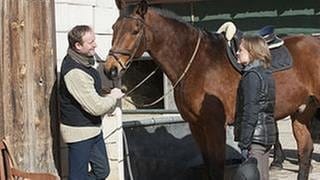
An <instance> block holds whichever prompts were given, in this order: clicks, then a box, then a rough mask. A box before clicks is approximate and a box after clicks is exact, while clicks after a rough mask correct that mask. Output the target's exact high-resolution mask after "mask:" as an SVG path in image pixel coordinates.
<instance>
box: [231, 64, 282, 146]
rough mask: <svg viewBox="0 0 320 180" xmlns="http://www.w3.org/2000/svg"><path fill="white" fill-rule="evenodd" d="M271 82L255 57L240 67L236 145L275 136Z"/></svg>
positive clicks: (262, 141) (263, 142) (266, 140)
mask: <svg viewBox="0 0 320 180" xmlns="http://www.w3.org/2000/svg"><path fill="white" fill-rule="evenodd" d="M274 107H275V83H274V79H273V77H272V74H271V71H270V70H268V69H265V68H264V67H263V65H262V62H261V61H259V60H255V61H253V62H252V63H251V64H249V65H248V66H246V68H245V69H244V72H243V75H242V78H241V80H240V82H239V86H238V91H237V104H236V121H235V140H236V141H239V147H240V149H248V148H249V147H250V145H251V143H258V144H261V145H266V146H267V145H273V144H274V143H275V141H276V138H277V135H278V134H277V133H278V132H277V128H276V124H275V120H274Z"/></svg>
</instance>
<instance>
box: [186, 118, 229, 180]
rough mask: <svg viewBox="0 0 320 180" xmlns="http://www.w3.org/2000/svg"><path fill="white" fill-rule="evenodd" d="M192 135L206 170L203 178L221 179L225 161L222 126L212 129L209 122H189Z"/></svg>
mask: <svg viewBox="0 0 320 180" xmlns="http://www.w3.org/2000/svg"><path fill="white" fill-rule="evenodd" d="M189 125H190V129H191V131H192V135H193V137H194V138H195V140H196V141H197V144H198V146H199V147H200V151H201V153H202V157H203V160H204V163H205V165H206V170H207V173H208V176H207V177H204V179H208V178H209V179H210V180H223V179H224V162H225V136H224V134H225V132H224V127H223V126H222V127H220V129H219V128H218V127H217V126H216V127H217V128H216V129H212V128H210V127H208V126H209V124H192V123H190V124H189Z"/></svg>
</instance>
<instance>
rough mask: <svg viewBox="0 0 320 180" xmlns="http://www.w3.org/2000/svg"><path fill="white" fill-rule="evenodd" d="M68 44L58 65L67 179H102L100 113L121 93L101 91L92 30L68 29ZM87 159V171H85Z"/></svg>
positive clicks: (82, 27) (103, 154) (104, 162)
mask: <svg viewBox="0 0 320 180" xmlns="http://www.w3.org/2000/svg"><path fill="white" fill-rule="evenodd" d="M68 42H69V48H68V51H67V55H66V56H65V58H64V59H63V62H62V65H61V77H60V89H59V95H60V112H61V124H60V128H61V135H62V137H63V139H64V141H65V143H67V145H68V156H69V159H68V160H69V180H82V179H83V180H86V179H105V178H106V177H107V176H108V174H109V171H110V170H109V164H108V160H107V153H106V148H105V143H104V139H103V135H102V128H101V115H104V114H105V113H110V112H112V111H113V109H114V107H115V105H116V101H117V99H119V98H121V97H122V96H123V95H124V94H123V93H122V92H121V90H120V89H117V88H115V89H112V90H111V92H110V94H108V95H106V96H102V95H101V91H102V88H101V79H100V76H99V73H98V71H97V70H96V69H95V68H93V65H94V63H95V59H94V56H95V48H96V47H97V45H96V42H95V34H94V32H93V30H92V28H91V27H89V26H86V25H78V26H75V27H74V28H73V29H72V30H71V31H70V32H69V33H68ZM89 163H90V166H91V171H90V172H88V164H89Z"/></svg>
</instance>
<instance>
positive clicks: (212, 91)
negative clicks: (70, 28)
mask: <svg viewBox="0 0 320 180" xmlns="http://www.w3.org/2000/svg"><path fill="white" fill-rule="evenodd" d="M113 30H114V34H113V41H112V48H111V49H110V52H109V56H108V57H107V61H106V63H105V65H104V67H105V71H106V72H107V73H109V74H110V76H112V77H117V76H119V75H121V74H122V72H124V71H125V69H127V68H128V66H129V64H130V62H131V61H132V59H133V58H134V57H139V56H141V55H142V53H143V52H145V51H147V52H148V53H149V54H150V56H151V57H152V58H153V60H154V61H155V62H156V63H157V64H159V65H160V67H161V69H162V70H163V72H164V73H165V74H166V75H167V76H168V78H169V79H170V80H171V82H172V83H173V84H175V83H177V81H179V82H178V83H177V86H176V87H175V89H174V96H175V101H176V104H177V107H178V109H179V111H180V113H181V116H182V117H183V119H184V120H185V121H187V122H189V125H190V129H191V131H192V134H193V136H194V138H195V140H196V141H197V144H198V145H199V147H200V149H201V153H202V155H203V159H204V161H205V163H206V165H207V168H208V170H209V171H208V172H209V176H210V177H211V178H212V179H223V178H224V162H225V159H224V157H225V143H226V136H225V134H226V132H225V131H226V130H225V126H226V124H232V123H233V121H234V116H235V96H236V89H237V86H238V81H239V79H240V74H239V73H238V72H237V71H236V70H235V69H234V68H233V67H232V65H231V64H230V63H229V61H228V59H227V55H226V44H225V40H224V38H223V36H222V35H220V34H213V35H209V34H206V33H204V32H202V31H200V30H199V29H197V28H195V27H193V26H191V25H190V24H188V23H185V22H183V21H181V20H178V19H177V18H174V17H171V16H170V15H169V13H164V12H160V11H159V10H157V9H154V8H150V7H149V8H148V6H147V5H146V4H143V3H141V4H139V5H137V6H128V7H126V9H124V10H122V13H121V15H120V17H119V18H118V20H117V21H116V23H115V24H114V25H113ZM197 45H199V47H197ZM285 45H286V46H287V48H288V49H289V51H290V52H291V55H292V57H293V60H294V62H293V67H292V68H291V69H289V70H285V71H280V72H276V73H274V78H275V80H276V90H277V91H276V112H275V117H276V119H282V118H284V117H286V116H288V115H290V116H291V118H292V128H293V132H294V137H295V139H296V141H297V144H298V154H299V176H298V178H299V179H307V178H308V174H309V168H310V162H311V161H310V158H311V154H312V151H313V142H312V139H311V135H310V132H309V123H310V119H311V117H312V116H313V114H314V112H315V110H316V108H317V106H319V101H318V100H319V99H320V40H318V39H316V38H314V37H311V36H303V35H299V36H291V37H287V38H285ZM193 56H194V58H193ZM189 67H190V68H189ZM182 74H183V78H182V79H181V78H180V77H181V76H182ZM301 105H304V107H303V106H301Z"/></svg>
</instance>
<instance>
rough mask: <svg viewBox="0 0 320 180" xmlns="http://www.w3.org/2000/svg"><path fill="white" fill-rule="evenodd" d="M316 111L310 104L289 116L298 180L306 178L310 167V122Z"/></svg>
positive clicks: (311, 148)
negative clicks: (296, 150) (295, 148)
mask: <svg viewBox="0 0 320 180" xmlns="http://www.w3.org/2000/svg"><path fill="white" fill-rule="evenodd" d="M315 111H316V107H315V106H313V105H312V104H308V106H307V107H306V108H305V109H304V110H303V111H301V110H300V111H299V112H297V113H295V114H294V115H292V116H291V120H292V129H293V135H294V137H295V139H296V141H297V145H298V160H299V174H298V180H307V179H308V176H309V170H310V167H311V156H312V152H313V141H312V138H311V133H310V122H311V119H312V117H313V115H314V113H315Z"/></svg>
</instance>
